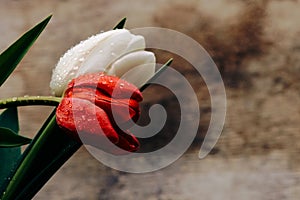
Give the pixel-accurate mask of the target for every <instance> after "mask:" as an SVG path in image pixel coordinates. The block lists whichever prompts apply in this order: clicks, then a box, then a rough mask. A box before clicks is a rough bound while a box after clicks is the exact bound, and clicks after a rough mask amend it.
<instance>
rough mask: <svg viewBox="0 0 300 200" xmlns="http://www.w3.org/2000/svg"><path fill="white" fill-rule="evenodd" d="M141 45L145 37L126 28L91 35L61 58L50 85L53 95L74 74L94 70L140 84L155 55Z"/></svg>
mask: <svg viewBox="0 0 300 200" xmlns="http://www.w3.org/2000/svg"><path fill="white" fill-rule="evenodd" d="M144 49H145V39H144V37H143V36H140V35H133V34H131V33H130V32H129V31H128V30H126V29H117V30H112V31H107V32H104V33H100V34H98V35H95V36H92V37H90V38H88V39H87V40H84V41H81V42H80V43H79V44H77V45H76V46H74V47H73V48H71V49H70V50H68V51H67V52H66V53H65V54H64V55H63V56H62V57H61V58H60V60H59V62H58V63H57V65H56V67H55V69H54V70H53V74H52V78H51V82H50V88H51V89H52V92H53V93H54V94H55V95H56V96H61V95H62V94H63V92H64V90H65V88H66V87H67V85H68V83H69V82H70V81H71V80H72V79H73V78H75V77H78V76H80V75H83V74H87V73H94V72H104V73H106V74H108V75H114V76H118V77H121V78H122V79H125V80H126V81H128V82H131V83H133V84H135V85H136V86H137V87H141V86H142V85H143V84H144V83H145V82H146V81H147V80H148V79H149V78H151V77H152V76H153V75H154V72H155V56H154V54H153V53H152V52H148V51H145V50H144Z"/></svg>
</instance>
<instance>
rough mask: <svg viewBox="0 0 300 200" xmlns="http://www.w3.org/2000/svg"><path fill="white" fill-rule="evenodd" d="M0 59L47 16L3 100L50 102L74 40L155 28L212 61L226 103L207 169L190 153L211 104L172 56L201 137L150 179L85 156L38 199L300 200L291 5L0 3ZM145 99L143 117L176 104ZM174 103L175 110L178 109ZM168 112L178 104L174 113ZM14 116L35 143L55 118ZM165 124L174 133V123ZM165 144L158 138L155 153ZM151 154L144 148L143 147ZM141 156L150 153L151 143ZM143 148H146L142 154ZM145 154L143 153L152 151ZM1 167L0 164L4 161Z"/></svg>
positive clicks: (298, 59) (295, 9)
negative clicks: (193, 96)
mask: <svg viewBox="0 0 300 200" xmlns="http://www.w3.org/2000/svg"><path fill="white" fill-rule="evenodd" d="M0 3H1V6H0V35H1V36H0V38H1V39H0V49H1V51H2V50H4V49H6V48H7V47H8V46H9V45H10V44H11V43H12V42H13V41H15V40H16V39H17V38H18V37H19V36H20V35H21V34H22V33H23V32H25V31H27V30H28V29H29V28H31V27H32V26H34V25H35V24H36V23H38V22H39V21H41V20H42V19H44V18H45V17H46V16H48V15H49V14H50V13H52V14H53V17H52V19H51V21H50V23H49V25H48V26H47V27H46V29H45V31H44V32H43V33H42V35H41V36H40V37H39V38H38V40H37V42H36V43H35V44H34V46H33V47H32V48H31V49H30V51H29V52H28V54H27V55H26V57H25V58H24V59H23V61H22V62H21V64H20V65H19V66H18V68H17V69H16V70H15V72H14V73H13V75H12V76H11V77H10V78H9V79H8V80H7V81H6V83H5V84H4V85H3V87H1V90H0V91H1V92H0V97H1V98H6V97H13V96H23V95H49V94H50V89H49V82H50V78H51V73H52V69H53V68H54V67H55V65H56V63H57V61H58V60H59V58H60V56H61V55H62V54H63V53H64V52H65V51H66V50H68V49H69V48H70V47H71V46H73V45H75V44H77V43H78V42H79V41H81V40H84V39H86V38H87V37H89V36H91V35H94V34H96V33H98V32H100V31H106V30H110V29H111V28H112V27H113V26H114V25H115V24H116V23H117V22H118V21H119V20H120V19H122V18H123V17H125V16H126V17H127V24H126V27H127V28H136V27H144V26H159V27H165V28H170V29H174V30H177V31H180V32H182V33H185V34H187V35H188V36H190V37H192V38H193V39H195V40H196V41H198V42H199V43H200V44H201V45H202V46H203V47H204V48H205V49H206V50H207V51H208V52H209V54H210V55H211V57H212V58H213V60H214V61H215V63H216V64H217V66H218V67H219V70H220V72H221V74H222V77H223V80H224V83H225V87H226V92H227V117H226V123H225V127H224V130H223V133H222V135H221V138H220V140H219V141H218V143H217V144H216V146H215V148H214V149H213V151H212V152H211V154H210V155H208V156H207V157H206V158H205V159H203V160H199V159H198V151H199V148H200V145H201V142H202V140H203V137H204V136H205V132H206V130H207V126H208V124H209V119H210V101H209V95H208V92H207V90H206V87H205V84H204V83H203V81H202V80H201V78H200V76H197V77H195V75H194V74H195V73H193V69H192V68H191V67H190V66H189V65H188V64H186V63H185V61H184V60H183V59H182V58H180V57H176V55H170V54H169V53H167V52H165V53H163V52H162V53H157V57H158V59H161V60H164V59H165V58H168V57H170V56H171V57H174V62H173V64H172V67H174V68H176V69H177V70H179V71H180V72H181V73H182V74H184V75H185V76H186V77H188V80H191V83H192V84H193V87H194V89H195V91H196V92H197V96H198V99H199V103H200V109H201V120H200V122H199V127H200V128H199V133H198V134H197V138H196V139H195V141H194V143H193V145H192V146H191V148H189V150H188V151H187V152H186V153H185V154H184V155H183V156H182V157H181V158H180V159H179V160H177V161H176V162H175V163H173V164H172V165H170V166H168V167H166V168H164V169H162V170H159V171H156V172H151V173H147V174H128V173H124V172H119V171H116V170H113V169H111V168H108V167H105V166H104V165H102V164H101V163H100V162H98V161H97V160H96V159H94V158H93V157H92V156H91V155H90V154H89V153H88V152H87V151H86V150H85V149H84V148H81V149H80V150H79V151H78V152H77V153H76V154H75V155H74V156H73V157H72V158H71V159H70V160H69V161H68V162H67V163H65V165H64V166H63V167H62V168H61V169H60V170H59V171H58V172H57V173H56V174H55V176H54V177H53V178H52V179H51V180H50V181H49V182H48V183H47V185H45V186H44V187H43V188H42V190H41V191H40V192H39V193H38V194H37V196H36V197H35V198H34V199H36V200H39V199H53V200H54V199H55V200H56V199H66V200H67V199H70V200H71V199H91V200H94V199H101V200H104V199H107V200H108V199H126V200H127V199H160V200H167V199H175V200H177V199H178V200H179V199H180V200H190V199H207V200H219V199H223V200H229V199H230V200H233V199H241V200H248V199H249V200H250V199H260V200H273V199H274V200H275V199H288V200H290V199H291V200H296V199H298V198H299V197H300V157H299V153H300V133H299V131H300V125H299V121H300V110H299V109H300V107H299V104H300V103H299V102H300V101H299V98H300V85H299V84H297V80H299V78H300V39H299V35H300V24H299V19H300V1H298V0H280V1H278V0H260V1H255V0H219V1H209V0H185V1H180V0H172V1H171V0H169V1H164V0H153V1H146V0H140V1H134V0H123V1H105V0H85V1H80V0H72V1H71V0H63V1H59V0H52V1H42V2H41V1H37V0H30V1H29V0H23V1H18V0H14V1H12V0H0ZM157 89H159V88H155V87H153V88H149V90H148V92H147V93H148V94H146V97H148V98H145V102H144V107H147V106H150V105H151V104H153V103H162V104H164V103H165V104H166V105H165V106H166V109H167V110H169V111H170V112H172V108H173V107H174V105H173V104H176V100H173V99H174V98H172V97H170V95H169V94H168V93H162V94H158V93H157V92H156V91H157ZM174 102H175V103H174ZM175 107H176V105H175ZM51 109H52V108H48V107H30V108H29V107H26V108H20V109H19V112H20V121H21V122H20V123H21V133H22V134H24V135H28V136H33V135H34V134H35V132H36V131H37V130H38V129H39V128H40V126H41V124H42V122H43V121H44V120H45V118H46V117H47V116H48V114H49V113H50V112H51ZM171 116H174V119H173V117H171V123H169V124H168V125H166V126H167V127H165V128H166V130H167V132H168V131H170V132H172V128H174V126H173V124H174V123H175V124H176V122H177V120H178V116H177V118H176V115H171ZM171 137H172V134H171V135H168V134H166V135H164V137H163V138H155V141H157V142H155V144H160V142H166V141H169V140H170V138H171ZM145 146H146V147H147V145H146V144H145ZM148 146H149V144H148ZM150 146H151V143H150ZM149 148H151V147H149ZM0 159H1V158H0Z"/></svg>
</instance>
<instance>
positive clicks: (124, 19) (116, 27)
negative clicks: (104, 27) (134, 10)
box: [113, 17, 126, 30]
mask: <svg viewBox="0 0 300 200" xmlns="http://www.w3.org/2000/svg"><path fill="white" fill-rule="evenodd" d="M125 23H126V17H124V18H123V19H122V20H121V21H120V22H119V23H118V24H117V25H115V27H114V28H113V30H116V29H123V28H124V26H125Z"/></svg>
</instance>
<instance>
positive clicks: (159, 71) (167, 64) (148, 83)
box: [140, 58, 173, 92]
mask: <svg viewBox="0 0 300 200" xmlns="http://www.w3.org/2000/svg"><path fill="white" fill-rule="evenodd" d="M172 62H173V58H170V59H169V60H168V61H167V62H166V63H165V64H164V65H163V66H162V67H161V68H159V70H157V72H155V74H154V75H153V76H152V77H151V78H150V79H149V80H148V81H147V82H146V83H145V84H144V85H143V86H142V87H141V88H140V91H141V92H142V91H144V90H145V89H146V88H147V87H148V86H149V85H151V82H153V81H154V80H155V79H156V78H157V77H159V76H160V75H161V73H163V72H164V71H165V70H166V69H167V67H169V66H170V65H171V63H172Z"/></svg>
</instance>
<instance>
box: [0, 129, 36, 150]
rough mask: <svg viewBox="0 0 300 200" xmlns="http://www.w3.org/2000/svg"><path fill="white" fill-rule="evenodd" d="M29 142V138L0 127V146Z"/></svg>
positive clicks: (12, 145)
mask: <svg viewBox="0 0 300 200" xmlns="http://www.w3.org/2000/svg"><path fill="white" fill-rule="evenodd" d="M30 142H31V139H29V138H27V137H24V136H21V135H18V134H17V133H15V132H14V131H12V130H11V129H9V128H3V127H0V147H18V146H22V145H24V144H29V143H30Z"/></svg>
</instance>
